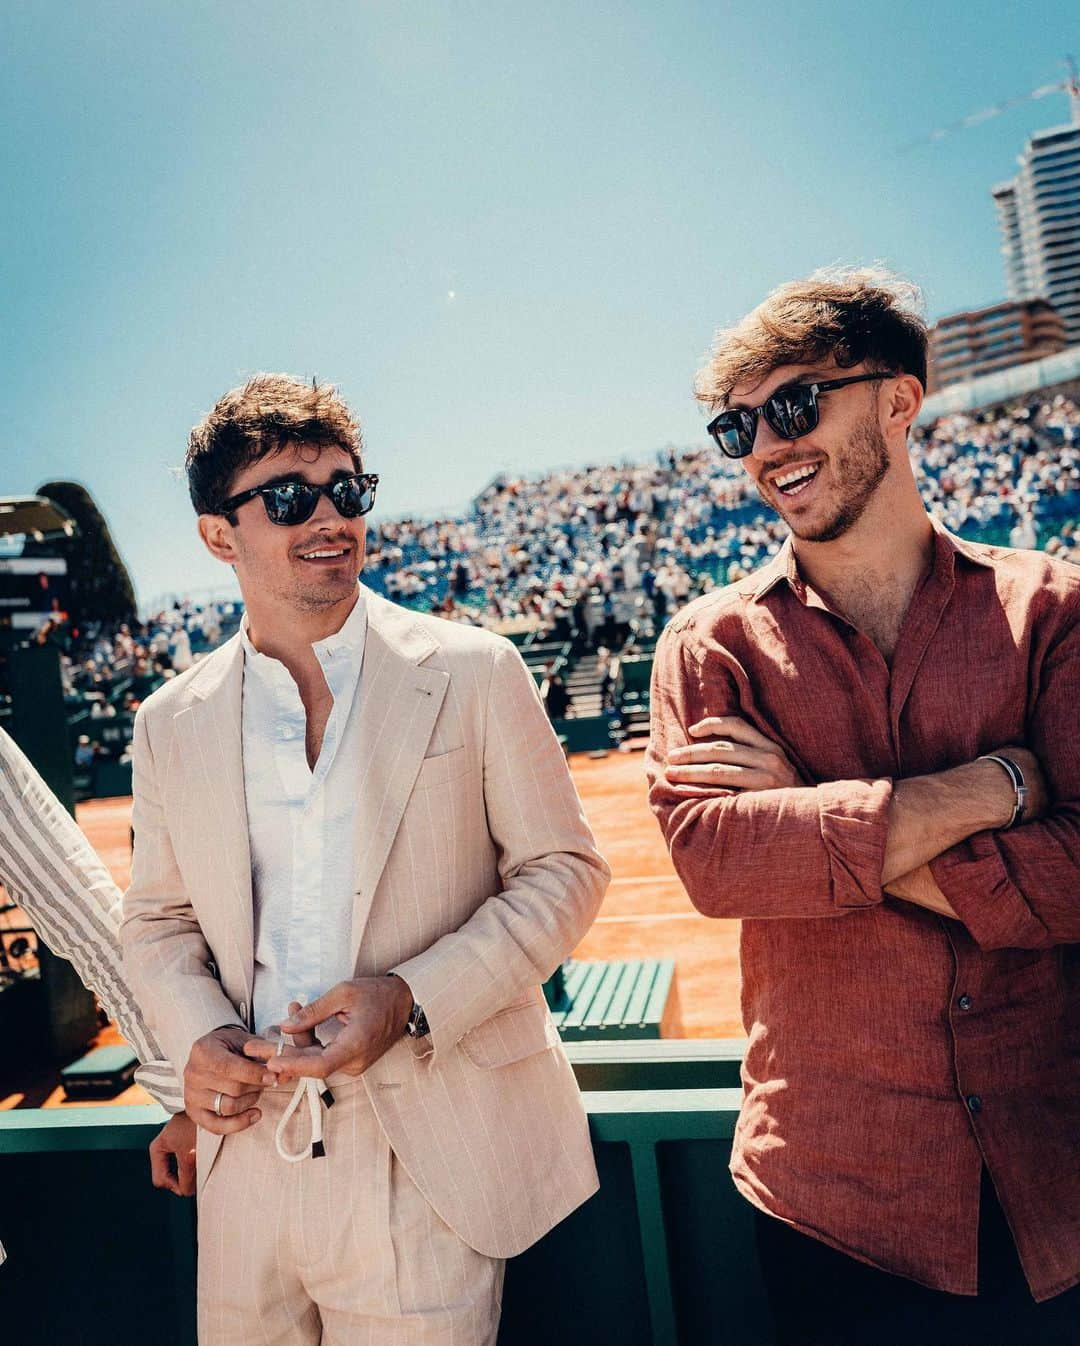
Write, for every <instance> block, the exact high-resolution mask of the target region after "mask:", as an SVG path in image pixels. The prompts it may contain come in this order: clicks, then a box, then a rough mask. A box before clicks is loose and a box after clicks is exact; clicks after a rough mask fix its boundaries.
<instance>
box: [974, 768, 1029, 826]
mask: <svg viewBox="0 0 1080 1346" xmlns="http://www.w3.org/2000/svg"><path fill="white" fill-rule="evenodd" d="M979 761H980V762H996V763H997V764H998V766H999V767H1001V768H1002V769H1003V770H1004V772H1005V774H1006V775H1007V776H1008V778H1009V780H1011V781H1012V787H1013V789H1014V790H1015V791H1016V802H1015V803H1014V804H1013V811H1012V817H1011V818H1010V819H1009V821H1008V822H1007V823H1006V824H1005V826H1004V827H1002V828H1000V829H999V831H1002V832H1007V831H1008V830H1009V828H1010V827H1015V826H1016V824H1017V823H1018V822H1019V821H1020V819H1021V818H1022V817H1023V816H1024V808H1025V806H1026V805H1027V799H1028V787H1027V781H1025V780H1024V773H1023V771H1021V769H1020V767H1019V766H1018V765H1017V764H1016V763H1015V762H1014V761H1013V760H1012V758H1011V757H1001V756H999V755H998V754H997V753H993V752H987V753H983V755H982V756H981V757H980V758H979Z"/></svg>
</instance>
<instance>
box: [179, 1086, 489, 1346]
mask: <svg viewBox="0 0 1080 1346" xmlns="http://www.w3.org/2000/svg"><path fill="white" fill-rule="evenodd" d="M291 1096H292V1086H289V1087H288V1088H279V1089H268V1090H266V1091H264V1093H263V1095H262V1098H261V1100H260V1109H261V1111H262V1117H261V1119H260V1120H259V1121H258V1122H257V1123H256V1124H255V1125H254V1126H253V1127H251V1128H249V1129H248V1130H246V1131H242V1132H238V1133H236V1134H233V1135H230V1136H226V1137H225V1139H224V1142H223V1144H222V1146H221V1149H220V1151H219V1153H218V1155H217V1158H216V1161H215V1162H214V1164H213V1166H212V1168H211V1170H210V1173H209V1174H208V1175H207V1176H206V1180H205V1183H202V1182H201V1181H200V1189H201V1190H200V1195H199V1343H200V1346H316V1343H322V1346H494V1342H495V1338H496V1334H497V1332H498V1323H499V1311H500V1307H501V1302H502V1285H503V1272H504V1269H505V1265H506V1264H505V1262H504V1261H502V1260H501V1259H498V1258H492V1257H485V1256H484V1255H483V1254H481V1253H478V1252H476V1251H475V1250H474V1249H472V1248H470V1247H469V1246H468V1245H467V1244H466V1243H464V1242H463V1241H462V1240H461V1239H460V1238H459V1237H458V1236H457V1235H456V1234H455V1233H454V1232H453V1231H452V1230H451V1229H450V1228H449V1227H448V1226H447V1225H446V1224H445V1223H444V1222H443V1221H442V1220H441V1219H440V1218H439V1216H438V1215H437V1214H436V1212H435V1211H434V1210H433V1208H432V1207H431V1206H430V1205H429V1204H428V1202H427V1201H426V1200H425V1198H424V1197H423V1196H422V1195H421V1193H420V1192H419V1190H418V1189H417V1187H416V1186H415V1184H414V1183H413V1181H412V1179H411V1178H410V1177H409V1175H408V1173H407V1172H406V1171H405V1168H404V1167H403V1165H402V1164H401V1162H400V1161H399V1160H398V1158H397V1156H396V1155H395V1154H394V1153H393V1151H392V1150H391V1148H390V1145H389V1143H388V1142H387V1140H386V1137H385V1135H384V1134H383V1131H382V1128H381V1127H380V1126H379V1123H378V1121H377V1119H376V1117H375V1114H374V1111H373V1110H372V1108H371V1104H370V1103H369V1101H368V1097H367V1092H366V1090H365V1088H364V1085H363V1081H362V1080H360V1079H359V1078H358V1077H356V1078H350V1077H340V1078H339V1079H336V1080H335V1081H334V1082H333V1097H334V1104H333V1107H332V1108H330V1109H328V1110H327V1111H326V1112H325V1114H324V1118H323V1127H324V1140H325V1148H326V1153H325V1155H324V1156H322V1157H320V1158H305V1159H303V1160H301V1161H300V1162H298V1163H288V1162H286V1161H285V1160H283V1159H282V1158H281V1157H280V1155H279V1154H278V1152H277V1149H276V1147H275V1144H274V1133H275V1130H276V1128H277V1126H278V1122H279V1120H280V1118H281V1115H282V1113H283V1112H284V1110H285V1108H286V1106H287V1104H288V1102H289V1099H290V1098H291ZM309 1133H310V1120H309V1117H308V1112H307V1109H306V1108H305V1107H300V1108H299V1109H298V1110H297V1111H296V1112H295V1113H294V1115H293V1117H292V1118H291V1120H290V1122H289V1123H288V1126H287V1128H286V1131H285V1134H284V1137H283V1142H284V1148H285V1149H287V1150H290V1151H297V1150H300V1149H303V1148H304V1147H305V1145H306V1144H307V1142H308V1141H309V1140H310V1134H309ZM200 1179H201V1175H200Z"/></svg>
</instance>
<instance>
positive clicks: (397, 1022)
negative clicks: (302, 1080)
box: [245, 976, 413, 1081]
mask: <svg viewBox="0 0 1080 1346" xmlns="http://www.w3.org/2000/svg"><path fill="white" fill-rule="evenodd" d="M412 1005H413V998H412V992H411V991H410V990H409V988H408V986H407V985H406V983H405V982H404V981H402V979H401V978H400V977H397V976H390V977H356V978H355V979H353V980H352V981H343V982H339V983H338V984H337V986H335V987H333V988H332V989H331V990H329V991H327V992H326V994H325V995H321V996H319V998H318V999H317V1000H313V1001H312V1002H311V1004H310V1005H306V1006H305V1007H304V1008H303V1009H301V1010H298V1011H297V1013H295V1014H294V1015H293V1017H292V1018H291V1019H286V1020H285V1021H284V1022H283V1023H282V1024H281V1025H280V1027H281V1031H282V1032H283V1033H288V1034H290V1035H291V1036H293V1037H296V1036H297V1035H299V1034H301V1033H311V1032H313V1031H314V1030H315V1028H317V1027H318V1025H319V1024H321V1023H325V1022H326V1021H327V1020H328V1019H337V1020H338V1022H339V1023H340V1024H342V1028H341V1031H340V1032H339V1033H338V1035H337V1037H336V1038H334V1040H333V1042H331V1043H330V1045H329V1046H328V1047H321V1046H319V1045H318V1044H316V1045H314V1046H309V1047H299V1048H298V1049H295V1050H293V1051H291V1052H287V1053H284V1054H282V1055H281V1056H278V1055H276V1054H275V1051H276V1049H275V1047H274V1045H273V1044H272V1043H269V1042H266V1041H265V1040H264V1039H262V1038H252V1039H250V1040H249V1042H248V1044H247V1046H246V1048H245V1050H246V1052H247V1054H248V1055H249V1056H253V1057H257V1058H259V1059H260V1060H263V1061H265V1062H266V1069H267V1070H269V1071H271V1072H272V1073H273V1074H274V1075H276V1076H277V1077H278V1079H279V1080H282V1081H286V1080H295V1079H297V1078H298V1077H300V1076H302V1075H305V1076H311V1077H313V1078H314V1079H320V1080H325V1079H327V1078H328V1077H329V1076H330V1075H332V1074H334V1072H335V1071H338V1070H344V1071H345V1072H346V1073H347V1074H349V1075H362V1074H363V1073H364V1071H365V1070H367V1068H368V1066H370V1065H373V1064H374V1063H375V1062H376V1061H377V1060H378V1059H379V1057H380V1056H382V1055H383V1054H384V1053H385V1052H388V1051H389V1050H390V1048H391V1047H392V1046H393V1045H394V1043H395V1042H399V1041H400V1040H401V1037H402V1035H403V1034H404V1032H405V1025H406V1024H407V1023H408V1021H409V1014H410V1012H411V1011H412Z"/></svg>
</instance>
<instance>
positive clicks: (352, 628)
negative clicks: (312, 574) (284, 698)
mask: <svg viewBox="0 0 1080 1346" xmlns="http://www.w3.org/2000/svg"><path fill="white" fill-rule="evenodd" d="M356 590H357V593H356V602H355V603H354V604H353V606H352V608H351V610H350V612H349V615H348V616H347V617H346V618H345V620H344V621H343V622H342V624H341V627H340V629H339V630H337V631H334V632H332V633H331V634H330V635H328V636H324V637H323V639H322V640H316V641H313V642H312V645H311V648H312V649H313V650H314V651H315V654H316V657H317V658H319V659H320V662H321V657H322V656H324V655H329V656H332V657H333V656H336V655H338V654H339V653H347V654H348V655H349V656H350V657H351V658H353V659H356V658H359V657H360V656H361V655H362V654H363V652H364V637H365V636H366V634H367V605H366V603H365V602H364V586H363V585H362V584H357V586H356ZM248 625H249V624H248V615H247V613H246V612H245V613H244V615H243V617H242V618H241V619H240V643H241V645H242V647H243V650H244V659H245V661H246V662H247V663H249V664H250V665H251V666H252V667H255V668H258V669H259V670H260V671H261V672H263V673H266V674H268V675H269V676H271V677H274V676H276V675H277V673H278V670H280V671H281V672H282V673H284V675H285V676H286V677H287V678H288V679H289V680H290V682H291V681H292V675H291V674H290V673H289V671H288V669H286V667H285V665H284V664H283V663H282V662H281V661H280V660H279V659H272V658H271V657H270V656H269V655H266V654H263V653H262V652H261V651H259V650H257V649H256V648H255V646H254V645H253V644H252V643H251V637H250V636H249V635H248Z"/></svg>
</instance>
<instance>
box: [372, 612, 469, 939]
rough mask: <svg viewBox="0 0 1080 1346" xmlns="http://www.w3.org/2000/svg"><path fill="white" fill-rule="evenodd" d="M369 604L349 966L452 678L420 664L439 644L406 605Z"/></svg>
mask: <svg viewBox="0 0 1080 1346" xmlns="http://www.w3.org/2000/svg"><path fill="white" fill-rule="evenodd" d="M368 604H369V606H368V629H367V636H366V639H365V645H364V664H363V672H362V675H361V679H360V688H359V696H360V704H359V707H358V711H359V717H360V718H359V724H358V736H357V737H358V743H359V752H360V768H359V769H360V788H359V801H358V808H357V829H358V830H357V857H358V864H357V893H356V904H355V906H354V908H353V937H352V962H353V965H354V966H355V963H356V956H357V953H358V952H359V949H360V941H361V939H362V938H363V934H364V929H365V927H366V926H367V921H368V916H369V915H370V913H371V903H372V900H373V899H374V896H375V890H376V888H377V887H378V885H379V879H380V878H381V877H382V872H383V869H384V867H385V865H386V861H387V857H388V856H389V854H390V847H391V846H392V845H393V843H394V837H395V836H396V835H397V830H398V827H399V826H400V824H401V818H402V814H403V813H404V812H405V805H406V804H407V803H408V800H409V795H410V794H411V792H412V788H413V785H414V784H415V782H416V777H417V774H418V773H419V771H420V765H421V763H422V762H423V760H424V753H425V751H426V750H427V746H428V743H429V742H430V740H431V734H432V731H433V730H434V728H435V721H436V720H437V719H438V715H439V710H440V709H441V707H442V703H443V699H444V697H445V696H446V689H447V686H448V684H449V682H450V675H449V673H447V672H445V671H444V670H442V669H437V668H425V667H423V664H422V661H423V660H424V659H426V658H427V657H428V656H429V655H430V654H432V653H433V652H434V651H435V650H436V649H438V645H437V644H436V642H435V641H434V640H433V639H432V638H431V637H430V636H429V635H428V634H427V633H426V632H425V631H424V630H423V628H422V627H420V626H419V625H418V624H417V623H415V622H413V621H412V619H411V618H410V617H409V615H408V613H407V612H406V611H405V610H404V609H402V608H398V607H395V606H394V605H393V604H391V603H388V602H387V601H386V600H385V599H381V598H379V597H378V596H377V595H375V594H370V593H369V594H368Z"/></svg>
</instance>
